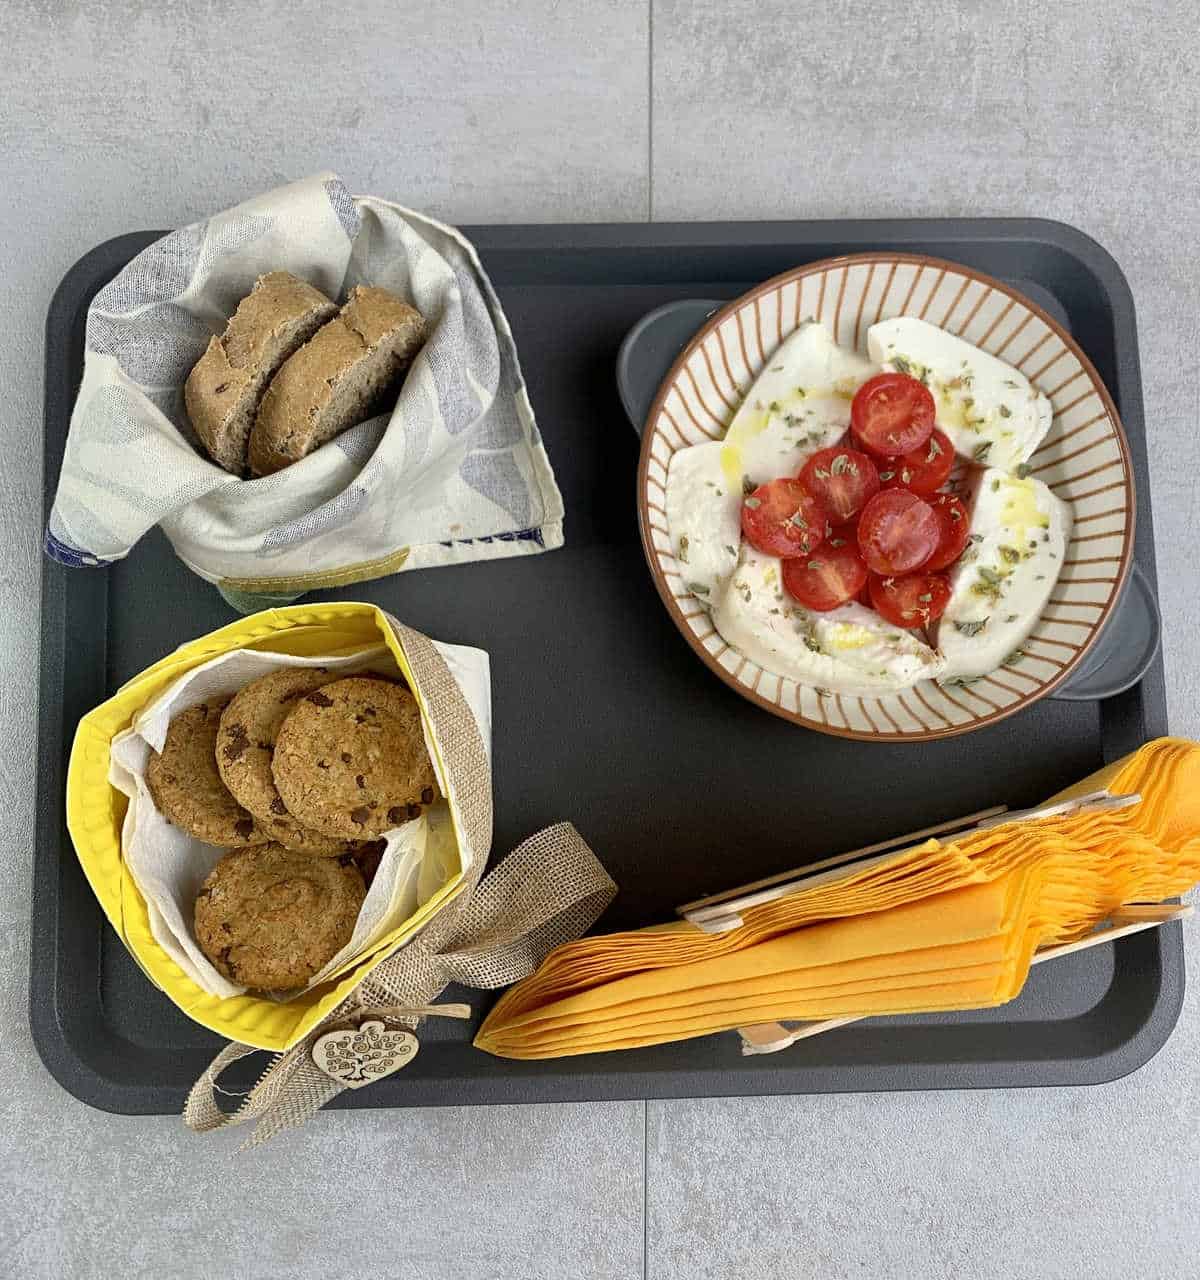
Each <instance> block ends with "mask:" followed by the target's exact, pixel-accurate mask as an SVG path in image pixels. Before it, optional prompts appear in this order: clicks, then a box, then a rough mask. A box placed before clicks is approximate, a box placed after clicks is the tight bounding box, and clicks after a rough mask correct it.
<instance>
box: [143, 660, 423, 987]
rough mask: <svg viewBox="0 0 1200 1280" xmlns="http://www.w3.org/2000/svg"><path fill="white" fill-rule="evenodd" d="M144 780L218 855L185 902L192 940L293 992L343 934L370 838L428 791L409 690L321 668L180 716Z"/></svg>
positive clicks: (376, 853)
mask: <svg viewBox="0 0 1200 1280" xmlns="http://www.w3.org/2000/svg"><path fill="white" fill-rule="evenodd" d="M146 782H147V784H148V786H149V788H150V792H151V794H152V795H153V797H154V803H155V805H156V806H157V808H158V810H159V812H160V813H161V814H162V815H163V816H164V817H165V818H166V819H167V820H168V821H169V822H171V823H173V824H174V825H175V826H177V827H179V828H181V829H182V830H184V831H186V832H188V833H189V834H190V835H192V836H194V837H196V839H198V840H202V841H204V842H205V843H207V844H213V845H218V846H220V847H223V848H226V849H229V850H230V852H228V853H227V854H226V855H225V856H224V857H223V858H222V859H221V860H220V862H218V863H217V865H216V866H215V867H214V868H213V871H212V873H211V874H210V875H209V877H208V879H207V880H206V881H205V882H204V887H203V888H202V889H201V890H200V893H199V896H198V897H197V899H196V910H195V929H196V939H197V941H198V943H199V944H200V948H201V950H203V952H204V954H205V955H206V956H207V957H208V959H209V960H210V961H211V962H212V964H213V965H214V966H215V967H216V968H217V970H218V971H219V972H220V973H222V974H223V975H224V976H225V977H226V978H228V979H229V980H230V981H231V982H236V983H239V984H241V985H242V986H245V987H250V988H253V989H255V990H259V991H291V990H295V989H297V988H300V987H303V986H304V985H305V984H306V983H307V982H308V981H309V980H310V979H311V978H312V976H313V975H314V974H316V973H317V972H319V970H320V969H321V968H323V967H324V965H326V964H327V963H328V962H329V960H330V959H332V957H333V956H335V955H336V954H337V953H338V952H339V951H340V950H341V949H342V948H343V947H344V946H345V945H346V943H347V942H349V940H350V937H351V935H352V933H353V931H354V924H355V921H356V919H357V918H358V912H359V908H360V907H361V905H362V902H363V898H364V897H365V894H366V886H367V884H369V882H370V878H371V876H372V875H373V874H374V870H375V868H376V867H377V866H378V864H379V858H380V855H381V853H382V850H383V848H384V842H383V841H381V840H380V839H379V837H381V836H383V834H384V833H385V832H387V831H391V830H393V829H394V828H396V827H398V826H400V825H402V824H403V823H405V822H409V821H411V820H412V819H414V818H417V817H420V815H421V813H422V811H423V809H424V807H425V806H427V805H430V804H432V803H433V802H434V800H435V799H436V798H437V783H436V780H435V777H434V772H433V766H432V764H431V763H430V760H429V754H428V752H427V750H426V748H425V739H424V734H423V732H422V728H421V715H420V710H419V708H418V707H417V703H416V700H415V699H414V698H413V696H412V694H411V693H410V692H409V691H408V690H407V689H406V688H405V687H404V686H403V685H401V684H398V683H396V682H395V681H394V680H392V679H390V678H388V677H385V676H379V675H375V674H373V673H369V672H368V673H363V674H360V675H355V676H350V677H344V676H341V675H339V674H338V673H337V672H333V671H329V670H328V669H326V668H324V667H285V668H281V669H280V670H278V671H273V672H271V673H270V674H269V675H265V676H262V677H260V678H259V679H257V680H253V681H251V682H250V683H249V684H248V685H246V686H245V687H244V688H243V689H241V690H240V691H239V692H238V693H236V694H234V695H233V696H232V697H230V698H225V699H221V700H218V701H210V702H204V703H199V704H197V705H196V706H193V707H189V708H188V709H187V710H186V711H183V712H181V713H180V714H178V715H177V716H176V717H175V718H174V719H173V720H172V721H171V724H170V728H169V729H168V731H167V736H166V741H165V742H164V743H163V748H162V751H161V752H159V753H157V754H155V755H153V756H151V759H150V762H149V764H148V766H147V769H146Z"/></svg>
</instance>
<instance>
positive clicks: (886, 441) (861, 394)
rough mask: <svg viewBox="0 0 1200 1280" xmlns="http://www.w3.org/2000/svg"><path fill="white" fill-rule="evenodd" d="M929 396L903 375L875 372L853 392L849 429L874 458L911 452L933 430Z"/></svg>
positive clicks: (927, 390) (932, 405)
mask: <svg viewBox="0 0 1200 1280" xmlns="http://www.w3.org/2000/svg"><path fill="white" fill-rule="evenodd" d="M933 417H934V404H933V396H932V395H930V393H929V388H928V387H927V386H925V384H924V383H922V382H918V381H917V380H916V378H910V377H909V376H908V374H907V373H878V374H876V375H875V377H873V378H871V379H870V380H869V381H867V382H864V383H863V384H862V386H861V387H859V389H858V390H857V391H856V392H855V393H854V400H853V402H852V403H851V405H850V430H851V431H852V432H853V434H854V439H855V440H856V441H857V442H858V444H859V447H860V448H863V449H866V450H867V452H868V453H872V454H874V455H875V456H876V457H877V458H898V457H900V456H901V455H902V454H905V453H912V452H913V451H914V450H915V449H919V448H920V447H921V446H922V445H923V444H924V443H925V441H926V440H928V439H929V436H930V434H931V432H932V431H933Z"/></svg>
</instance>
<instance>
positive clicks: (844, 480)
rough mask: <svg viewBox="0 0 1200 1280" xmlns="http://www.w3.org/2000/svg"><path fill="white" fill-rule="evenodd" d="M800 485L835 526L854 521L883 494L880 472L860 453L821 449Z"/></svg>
mask: <svg viewBox="0 0 1200 1280" xmlns="http://www.w3.org/2000/svg"><path fill="white" fill-rule="evenodd" d="M800 483H801V484H802V485H803V486H804V487H805V488H806V489H807V490H808V491H809V493H811V494H812V496H813V497H814V498H816V500H817V501H818V502H819V503H820V504H821V506H823V507H824V508H825V510H826V511H827V512H828V513H829V518H830V520H832V521H833V522H834V523H835V524H842V523H844V522H845V521H847V520H849V519H851V518H852V517H853V516H856V515H858V513H859V512H860V511H861V510H862V509H863V507H865V506H866V505H867V503H868V501H869V500H870V499H871V498H873V497H874V496H875V495H876V494H877V493H878V492H879V472H878V471H877V470H876V469H875V464H874V463H873V462H872V461H871V459H870V458H868V457H867V455H866V454H865V453H860V452H859V451H858V450H857V449H839V448H838V447H837V446H836V445H835V446H834V447H833V448H832V449H819V450H817V452H816V453H814V454H813V456H812V457H811V458H809V460H808V461H807V462H806V463H805V464H804V469H803V470H802V471H801V472H800Z"/></svg>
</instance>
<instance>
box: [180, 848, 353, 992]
mask: <svg viewBox="0 0 1200 1280" xmlns="http://www.w3.org/2000/svg"><path fill="white" fill-rule="evenodd" d="M365 893H366V891H365V889H364V888H363V881H362V876H361V875H359V873H358V869H357V867H355V865H354V862H353V860H352V859H351V858H350V857H349V855H347V856H346V857H344V858H313V857H310V856H309V855H308V854H304V853H297V852H296V850H294V849H285V848H284V847H283V845H281V844H274V843H272V844H263V845H259V846H258V847H257V848H253V849H235V850H234V851H233V852H231V853H227V854H226V855H225V856H224V857H223V858H222V859H221V861H220V862H218V863H217V865H216V866H215V867H214V868H213V869H212V871H211V872H210V873H209V876H208V879H207V880H205V882H204V887H203V888H202V889H201V890H200V892H199V894H198V895H197V897H196V912H195V927H196V941H197V942H199V944H200V949H201V950H202V951H203V952H204V954H205V955H206V956H207V957H208V958H209V960H211V961H212V963H213V965H214V966H215V967H216V968H217V969H218V970H219V971H220V972H221V973H222V974H224V975H225V977H227V978H228V979H229V980H230V981H231V982H237V983H240V984H241V985H242V986H244V987H252V988H253V989H254V990H256V991H293V990H295V989H296V988H297V987H302V986H304V984H305V983H306V982H308V980H309V979H310V978H311V977H312V976H313V975H314V974H315V973H317V972H318V971H319V970H320V969H321V968H322V967H323V966H324V965H326V964H327V963H328V962H329V961H330V960H331V959H332V958H333V957H334V956H335V955H337V953H338V952H339V951H340V950H341V949H342V948H343V947H344V946H345V945H346V943H347V942H349V941H350V938H351V935H352V934H353V932H354V922H355V920H357V919H358V911H359V908H360V907H361V906H362V901H363V897H364V896H365Z"/></svg>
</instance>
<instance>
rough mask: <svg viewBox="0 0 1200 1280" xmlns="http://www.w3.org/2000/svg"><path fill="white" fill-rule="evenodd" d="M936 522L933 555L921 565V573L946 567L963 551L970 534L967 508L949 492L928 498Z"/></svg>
mask: <svg viewBox="0 0 1200 1280" xmlns="http://www.w3.org/2000/svg"><path fill="white" fill-rule="evenodd" d="M929 505H930V506H931V507H932V508H933V514H934V515H935V516H937V522H938V530H939V532H938V544H937V546H936V547H934V549H933V555H931V556H930V557H929V559H928V560H926V561H925V563H924V564H923V565H922V566H921V571H922V572H923V573H936V572H937V571H938V570H939V569H947V568H949V567H950V565H952V564H953V563H954V562H955V560H957V559H958V557H959V556H961V555H962V553H963V548H964V547H965V546H966V545H967V539H968V538H969V537H970V536H971V521H970V519H969V518H968V516H967V509H966V507H964V506H963V504H962V503H961V502H960V501H959V500H958V499H957V498H956V497H954V495H953V494H950V493H938V494H935V495H934V496H933V497H932V498H930V500H929Z"/></svg>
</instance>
